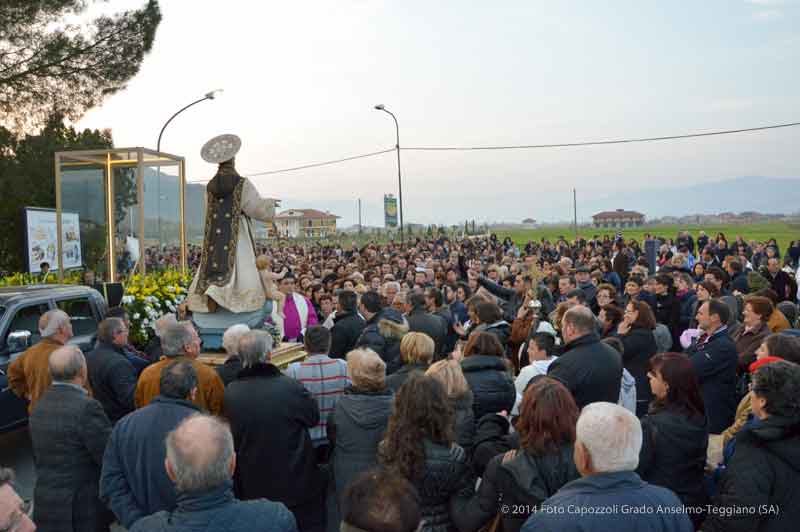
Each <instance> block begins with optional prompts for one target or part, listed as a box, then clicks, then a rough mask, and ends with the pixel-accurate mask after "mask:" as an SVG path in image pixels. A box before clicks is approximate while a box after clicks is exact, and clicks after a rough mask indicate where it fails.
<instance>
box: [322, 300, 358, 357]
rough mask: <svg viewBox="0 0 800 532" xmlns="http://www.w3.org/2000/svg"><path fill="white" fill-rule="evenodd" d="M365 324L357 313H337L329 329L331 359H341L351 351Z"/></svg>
mask: <svg viewBox="0 0 800 532" xmlns="http://www.w3.org/2000/svg"><path fill="white" fill-rule="evenodd" d="M366 326H367V322H366V321H364V318H362V317H361V316H359V315H358V313H351V312H343V313H341V315H340V314H339V313H338V312H337V313H336V317H335V318H333V328H332V329H331V350H330V354H329V356H330V357H331V358H342V359H344V358H345V357H346V356H347V353H349V352H350V351H352V350H353V348H354V347H355V346H356V342H357V341H358V338H359V336H361V333H362V332H363V331H364V327H366Z"/></svg>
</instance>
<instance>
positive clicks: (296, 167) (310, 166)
mask: <svg viewBox="0 0 800 532" xmlns="http://www.w3.org/2000/svg"><path fill="white" fill-rule="evenodd" d="M395 149H396V148H389V149H386V150H381V151H374V152H372V153H363V154H361V155H353V156H352V157H343V158H342V159H334V160H332V161H323V162H319V163H310V164H304V165H301V166H293V167H291V168H281V169H280V170H266V171H264V172H255V173H244V174H242V175H244V176H245V177H257V176H263V175H271V174H282V173H284V172H294V171H296V170H304V169H306V168H316V167H318V166H327V165H329V164H338V163H343V162H347V161H353V160H355V159H364V158H366V157H375V156H376V155H383V154H384V153H389V152H392V151H395ZM208 181H210V179H206V180H198V181H193V183H207V182H208Z"/></svg>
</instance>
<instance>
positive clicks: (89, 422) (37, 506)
mask: <svg viewBox="0 0 800 532" xmlns="http://www.w3.org/2000/svg"><path fill="white" fill-rule="evenodd" d="M49 366H50V376H51V378H52V380H53V384H52V385H51V386H50V388H48V389H47V391H46V392H45V393H44V395H42V397H41V398H40V399H39V402H38V403H37V404H36V406H35V407H34V408H33V412H31V416H30V420H29V428H30V433H31V441H32V444H33V445H32V447H33V459H34V464H35V465H36V486H35V487H34V491H33V501H34V521H35V522H36V524H37V526H38V530H39V531H40V532H49V531H53V532H70V531H74V532H95V531H100V530H107V529H108V526H109V525H110V524H111V521H113V515H111V514H110V512H109V511H108V510H107V509H106V508H105V506H103V503H101V502H100V500H99V499H98V495H97V494H98V483H99V481H100V467H101V465H102V463H103V452H104V451H105V448H106V442H107V441H108V436H109V434H110V433H111V423H110V422H109V421H108V417H107V416H106V413H105V412H104V411H103V407H102V405H100V403H99V402H97V401H95V400H94V399H92V398H91V397H89V395H88V393H87V392H86V389H85V388H84V386H85V384H86V381H87V380H88V377H87V370H86V360H85V359H84V357H83V353H81V351H80V349H79V348H78V347H77V346H72V345H68V346H64V347H61V348H59V349H56V350H55V351H54V352H53V353H52V354H51V355H50V361H49Z"/></svg>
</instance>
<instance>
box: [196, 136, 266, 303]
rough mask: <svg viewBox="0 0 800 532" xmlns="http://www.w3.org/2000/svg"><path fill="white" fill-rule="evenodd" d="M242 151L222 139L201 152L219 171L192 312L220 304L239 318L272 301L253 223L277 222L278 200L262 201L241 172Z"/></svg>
mask: <svg viewBox="0 0 800 532" xmlns="http://www.w3.org/2000/svg"><path fill="white" fill-rule="evenodd" d="M241 146H242V141H241V140H240V139H239V137H237V136H236V135H220V136H218V137H214V138H213V139H211V140H209V141H208V142H207V143H206V144H205V146H203V149H202V150H201V152H200V154H201V156H202V157H203V160H204V161H206V162H209V163H214V164H218V165H219V167H218V169H217V174H216V175H215V176H214V177H213V178H212V179H211V181H209V182H208V184H207V185H206V198H207V202H206V223H205V237H204V239H203V254H202V256H201V258H200V265H199V267H198V269H197V273H196V274H195V277H194V280H193V281H192V284H191V286H190V287H189V294H188V297H187V300H186V301H187V304H188V306H189V310H191V311H192V312H214V311H215V310H216V308H217V305H219V306H221V307H223V308H225V309H227V310H229V311H231V312H233V313H242V312H254V311H257V310H260V309H261V308H262V307H263V306H264V304H265V302H266V298H265V295H264V287H263V286H262V284H261V277H260V276H259V273H258V270H257V269H256V253H255V247H254V243H253V236H252V229H251V227H250V219H254V220H258V221H261V222H267V221H269V220H271V219H272V218H273V217H274V216H275V207H276V206H277V205H278V200H274V199H269V198H267V199H265V198H262V197H261V196H260V195H259V193H258V191H257V190H256V187H255V186H253V184H252V183H251V182H250V181H249V180H248V179H247V178H245V177H242V176H240V175H239V172H237V171H236V167H235V165H234V163H235V159H234V157H235V155H236V153H237V152H238V151H239V148H241Z"/></svg>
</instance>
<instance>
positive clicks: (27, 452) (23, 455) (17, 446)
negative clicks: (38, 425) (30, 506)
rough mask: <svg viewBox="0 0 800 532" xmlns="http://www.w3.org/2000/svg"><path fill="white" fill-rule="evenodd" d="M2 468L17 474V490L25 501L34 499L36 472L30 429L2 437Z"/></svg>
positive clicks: (0, 445)
mask: <svg viewBox="0 0 800 532" xmlns="http://www.w3.org/2000/svg"><path fill="white" fill-rule="evenodd" d="M0 466H2V467H10V468H12V469H13V470H14V473H16V476H17V480H16V483H15V484H16V488H17V492H18V493H19V495H20V497H22V498H23V499H25V500H28V499H32V498H33V486H34V484H35V482H36V470H35V468H34V467H33V451H32V450H31V439H30V435H29V434H28V427H23V428H21V429H17V430H15V431H13V432H9V433H8V434H3V435H0Z"/></svg>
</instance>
